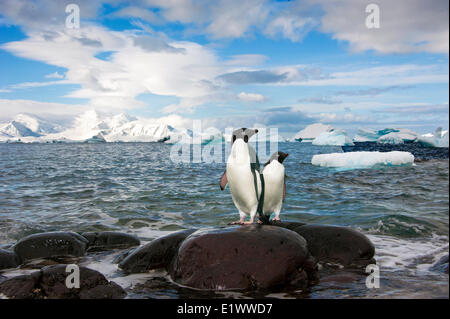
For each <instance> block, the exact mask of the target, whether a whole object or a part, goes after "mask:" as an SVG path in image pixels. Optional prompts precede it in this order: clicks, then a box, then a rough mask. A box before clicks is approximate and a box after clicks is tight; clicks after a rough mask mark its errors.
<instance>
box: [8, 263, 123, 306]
mask: <svg viewBox="0 0 450 319" xmlns="http://www.w3.org/2000/svg"><path fill="white" fill-rule="evenodd" d="M66 266H67V265H54V266H47V267H44V268H42V269H41V270H40V271H36V272H34V273H31V274H30V275H21V276H16V277H13V278H10V279H7V280H5V281H3V282H0V293H2V294H4V295H5V296H7V297H8V298H18V299H44V298H45V299H118V298H123V297H125V296H126V293H125V291H124V290H123V289H122V287H120V286H119V285H117V284H116V283H114V282H112V281H108V280H107V279H106V278H105V277H104V276H103V275H102V274H101V273H99V272H98V271H95V270H92V269H89V268H86V267H80V268H79V269H80V288H67V286H66V279H67V277H68V275H70V272H69V273H68V272H66Z"/></svg>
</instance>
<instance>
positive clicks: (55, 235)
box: [14, 232, 88, 262]
mask: <svg viewBox="0 0 450 319" xmlns="http://www.w3.org/2000/svg"><path fill="white" fill-rule="evenodd" d="M87 244H88V240H87V239H86V238H84V237H83V236H81V235H78V234H77V233H74V232H49V233H40V234H33V235H29V236H27V237H24V238H22V239H21V240H19V241H18V242H17V243H16V244H15V245H14V251H15V253H16V254H17V255H18V256H19V258H20V259H21V261H22V262H24V261H27V260H31V259H36V258H51V257H60V256H72V257H79V256H83V255H84V253H85V251H86V247H87Z"/></svg>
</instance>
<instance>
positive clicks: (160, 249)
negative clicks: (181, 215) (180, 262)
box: [119, 229, 196, 273]
mask: <svg viewBox="0 0 450 319" xmlns="http://www.w3.org/2000/svg"><path fill="white" fill-rule="evenodd" d="M195 231H196V229H186V230H182V231H178V232H175V233H172V234H170V235H167V236H164V237H160V238H157V239H155V240H153V241H151V242H150V243H148V244H146V245H144V246H142V247H139V248H137V249H136V250H134V251H133V252H131V253H130V254H129V255H128V256H127V257H126V258H125V259H123V260H122V261H121V262H120V263H119V267H120V268H121V269H122V270H123V271H125V272H127V273H141V272H147V271H149V270H151V269H157V268H167V267H168V266H169V264H170V262H171V261H172V259H173V258H174V256H175V255H176V253H177V251H178V247H179V246H180V244H181V242H182V241H183V240H185V239H186V237H188V236H189V235H190V234H192V233H193V232H195Z"/></svg>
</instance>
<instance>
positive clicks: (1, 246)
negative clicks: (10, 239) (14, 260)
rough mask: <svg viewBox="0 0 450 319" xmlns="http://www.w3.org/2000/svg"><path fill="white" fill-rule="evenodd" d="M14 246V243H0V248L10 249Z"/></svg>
mask: <svg viewBox="0 0 450 319" xmlns="http://www.w3.org/2000/svg"><path fill="white" fill-rule="evenodd" d="M12 246H14V243H8V244H1V245H0V249H5V250H8V249H10V248H11V247H12Z"/></svg>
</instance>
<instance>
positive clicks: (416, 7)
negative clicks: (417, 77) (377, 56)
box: [310, 0, 449, 54]
mask: <svg viewBox="0 0 450 319" xmlns="http://www.w3.org/2000/svg"><path fill="white" fill-rule="evenodd" d="M310 1H311V3H316V4H320V5H321V7H322V8H323V10H324V11H325V15H324V16H323V17H322V19H321V27H320V30H321V31H323V32H327V33H331V34H332V35H333V38H334V39H337V40H343V41H348V42H349V43H350V47H351V49H352V50H354V51H366V50H375V51H377V52H380V53H410V52H430V53H447V54H448V52H449V51H448V50H449V45H448V38H449V25H448V21H449V2H448V1H447V0H430V1H423V0H396V1H392V0H378V1H375V2H374V3H376V4H377V5H378V6H379V8H380V28H379V29H376V28H373V29H368V28H367V27H366V25H365V20H366V16H367V15H368V14H367V13H366V12H365V9H366V6H367V5H368V4H369V3H371V2H366V1H360V0H310Z"/></svg>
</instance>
